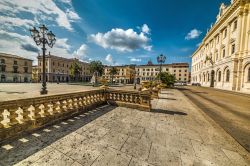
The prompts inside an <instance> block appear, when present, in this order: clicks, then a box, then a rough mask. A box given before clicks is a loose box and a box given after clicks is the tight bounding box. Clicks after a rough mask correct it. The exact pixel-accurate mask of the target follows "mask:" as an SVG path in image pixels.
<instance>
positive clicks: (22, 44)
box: [0, 0, 230, 65]
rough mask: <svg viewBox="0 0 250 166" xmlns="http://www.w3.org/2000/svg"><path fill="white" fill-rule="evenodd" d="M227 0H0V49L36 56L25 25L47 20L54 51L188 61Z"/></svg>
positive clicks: (123, 59)
mask: <svg viewBox="0 0 250 166" xmlns="http://www.w3.org/2000/svg"><path fill="white" fill-rule="evenodd" d="M223 2H224V3H225V4H229V3H230V0H209V1H206V0H192V1H190V0H178V1H173V0H155V1H153V0H136V1H135V0H126V1H124V0H72V1H71V0H53V1H52V0H36V1H33V0H12V1H9V0H0V52H6V53H12V54H17V55H20V56H23V57H27V58H30V59H33V60H34V63H36V56H37V54H38V51H39V49H40V48H39V47H37V46H36V45H35V43H34V42H33V41H32V39H31V38H30V36H29V35H30V34H29V31H28V29H29V28H30V27H32V26H39V25H40V24H46V26H47V27H48V28H49V29H50V30H52V31H53V32H54V33H55V34H56V37H57V42H56V44H55V46H54V47H53V48H52V49H48V51H50V52H51V53H52V54H55V55H57V56H62V57H67V58H72V57H77V58H80V59H82V60H83V61H91V60H101V61H102V62H103V63H104V64H108V65H122V64H145V63H147V61H148V60H150V59H151V60H152V61H153V63H156V57H157V56H158V55H160V54H164V55H165V56H166V57H167V61H166V63H173V62H189V63H190V62H191V58H190V56H191V55H192V53H193V52H194V51H195V49H196V48H197V45H198V44H199V43H200V42H201V40H202V38H203V37H204V35H205V34H206V31H207V29H208V28H210V25H211V24H212V23H214V22H215V20H216V16H217V14H218V8H219V6H220V4H221V3H223Z"/></svg>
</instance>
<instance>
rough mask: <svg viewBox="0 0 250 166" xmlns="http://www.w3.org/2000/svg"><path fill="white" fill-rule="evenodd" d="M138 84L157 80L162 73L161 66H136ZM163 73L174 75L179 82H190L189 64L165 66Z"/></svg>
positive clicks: (163, 66)
mask: <svg viewBox="0 0 250 166" xmlns="http://www.w3.org/2000/svg"><path fill="white" fill-rule="evenodd" d="M135 70H136V74H137V75H136V77H137V78H136V79H137V82H141V81H152V80H155V79H156V77H157V75H158V74H159V72H160V65H158V64H157V65H154V64H147V65H139V66H136V68H135ZM162 72H169V73H170V74H173V75H174V76H175V78H176V81H177V82H189V64H188V63H172V64H163V65H162Z"/></svg>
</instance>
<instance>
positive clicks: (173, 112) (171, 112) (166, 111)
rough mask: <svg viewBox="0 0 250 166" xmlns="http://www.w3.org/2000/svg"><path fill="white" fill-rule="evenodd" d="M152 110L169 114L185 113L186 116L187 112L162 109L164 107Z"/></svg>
mask: <svg viewBox="0 0 250 166" xmlns="http://www.w3.org/2000/svg"><path fill="white" fill-rule="evenodd" d="M151 112H155V113H163V114H168V115H182V116H183V115H184V116H186V115H187V113H185V112H180V111H169V110H162V109H152V110H151Z"/></svg>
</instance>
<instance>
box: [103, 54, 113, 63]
mask: <svg viewBox="0 0 250 166" xmlns="http://www.w3.org/2000/svg"><path fill="white" fill-rule="evenodd" d="M105 60H106V61H107V62H108V63H110V64H112V63H113V58H112V55H111V54H108V55H107V56H106V58H105Z"/></svg>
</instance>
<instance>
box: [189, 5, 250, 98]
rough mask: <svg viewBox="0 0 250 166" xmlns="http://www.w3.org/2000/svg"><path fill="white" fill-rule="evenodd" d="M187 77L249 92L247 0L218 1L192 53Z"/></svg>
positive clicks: (249, 66)
mask: <svg viewBox="0 0 250 166" xmlns="http://www.w3.org/2000/svg"><path fill="white" fill-rule="evenodd" d="M191 81H192V83H200V84H201V85H202V86H207V87H214V88H219V89H225V90H233V91H240V92H246V93H250V0H231V4H230V5H228V6H226V5H225V4H221V6H220V9H219V14H218V16H217V20H216V23H215V24H214V25H213V26H211V29H210V30H209V31H208V32H207V34H206V36H205V38H204V39H203V41H202V43H201V44H200V46H199V48H198V49H197V50H196V51H195V52H194V54H193V55H192V70H191Z"/></svg>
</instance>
